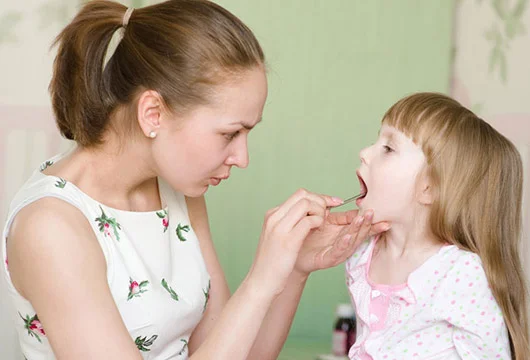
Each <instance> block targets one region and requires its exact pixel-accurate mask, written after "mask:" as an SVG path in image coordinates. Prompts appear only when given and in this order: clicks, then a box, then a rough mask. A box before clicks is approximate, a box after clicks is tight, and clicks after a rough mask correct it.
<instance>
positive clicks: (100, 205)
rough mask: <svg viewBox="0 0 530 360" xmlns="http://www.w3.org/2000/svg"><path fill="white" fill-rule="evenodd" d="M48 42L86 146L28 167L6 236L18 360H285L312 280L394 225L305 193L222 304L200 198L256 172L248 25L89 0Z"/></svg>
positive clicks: (200, 3) (207, 5)
mask: <svg viewBox="0 0 530 360" xmlns="http://www.w3.org/2000/svg"><path fill="white" fill-rule="evenodd" d="M116 32H118V34H119V35H120V37H121V39H120V41H119V43H118V45H117V47H116V48H115V49H114V51H113V50H112V49H108V47H109V42H110V40H111V38H112V37H113V35H114V34H115V33H116ZM56 44H57V45H58V53H57V57H56V60H55V64H54V74H53V78H52V81H51V84H50V92H51V97H52V105H53V109H54V112H55V115H56V120H57V124H58V127H59V129H60V131H61V133H62V135H63V136H65V137H66V138H68V139H71V140H74V141H75V142H76V143H77V147H76V148H75V149H74V150H73V151H72V152H70V153H68V154H64V155H59V156H56V157H54V158H52V159H50V160H48V161H46V162H45V163H44V164H43V166H42V167H41V169H39V171H36V172H35V173H34V174H33V176H32V177H31V179H30V180H29V181H28V182H27V183H26V184H25V185H24V187H23V188H22V189H21V190H20V192H19V193H18V194H17V196H16V197H15V199H14V200H13V203H12V205H11V209H10V213H9V216H8V221H7V224H6V227H5V230H4V241H3V248H4V254H6V258H5V260H6V261H5V263H6V267H5V269H6V272H5V273H6V278H7V281H8V284H9V289H10V295H11V297H12V299H13V303H14V305H15V308H16V312H17V314H15V317H16V321H17V322H16V327H17V330H18V332H19V338H20V343H21V348H22V351H23V353H24V355H25V356H26V358H27V359H29V360H34V359H48V358H54V357H55V358H59V359H141V358H142V357H143V358H150V359H187V358H188V357H191V358H193V359H211V358H215V359H245V358H249V359H274V358H276V356H277V354H278V352H279V351H280V349H281V346H282V345H283V343H284V341H285V338H286V336H287V333H288V331H289V328H290V324H291V321H292V318H293V315H294V312H295V310H296V306H297V304H298V302H299V299H300V296H301V293H302V290H303V288H304V285H305V282H306V280H307V278H308V276H309V274H310V273H311V272H312V271H314V270H317V269H320V268H327V267H331V266H335V265H337V264H339V263H340V262H342V261H344V260H345V259H346V258H347V257H348V256H349V255H350V254H351V253H352V252H353V250H354V248H355V246H356V244H357V243H358V242H359V241H360V240H361V239H364V238H366V236H367V235H368V233H369V231H370V230H371V231H372V232H374V231H381V230H384V228H385V225H384V224H379V225H378V226H374V227H373V228H372V229H371V219H372V214H371V212H367V213H366V214H365V216H364V217H360V216H358V217H356V218H355V220H354V217H355V215H356V213H355V212H348V213H343V214H332V215H329V210H328V209H329V208H330V207H333V206H336V205H339V204H341V200H340V199H336V198H331V197H328V196H322V195H317V194H313V193H310V192H307V191H304V190H300V191H298V192H296V193H295V194H293V195H292V196H291V197H290V198H289V199H287V201H286V202H284V203H283V204H281V205H280V206H278V207H277V208H274V209H272V210H270V211H269V212H268V213H267V215H266V217H265V221H264V226H263V231H262V234H261V238H260V242H259V246H258V251H257V254H256V258H255V260H254V262H253V264H252V267H251V269H250V271H249V273H248V275H247V277H246V278H245V280H244V281H243V282H242V284H241V286H240V287H239V288H238V290H237V291H236V292H235V293H234V295H232V296H231V297H230V294H229V290H228V287H227V284H226V280H225V277H224V274H223V271H222V269H221V267H220V265H219V262H218V260H217V256H216V253H215V250H214V247H213V244H212V241H211V236H210V231H209V227H208V217H207V213H206V207H205V202H204V198H203V194H204V193H205V192H206V191H207V189H208V187H209V186H215V185H218V184H219V183H220V182H221V181H222V180H223V179H226V178H228V176H229V175H230V169H231V167H232V166H237V167H240V168H244V167H246V166H247V165H248V155H247V135H248V132H249V131H250V130H251V129H252V128H253V127H254V126H255V125H256V124H257V123H258V122H259V121H260V119H261V114H262V111H263V107H264V104H265V99H266V96H267V80H266V74H265V65H264V55H263V52H262V49H261V47H260V45H259V44H258V42H257V40H256V39H255V37H254V35H253V34H252V32H251V31H250V30H249V29H248V28H247V27H246V26H245V25H244V24H242V23H241V22H240V20H239V19H237V18H236V17H235V16H234V15H232V14H230V13H229V12H227V11H226V10H224V9H223V8H221V7H219V6H218V5H215V4H214V3H212V2H209V1H205V0H172V1H167V2H164V3H161V4H157V5H153V6H149V7H145V8H142V9H135V10H133V9H126V8H125V7H124V6H123V5H120V4H118V3H114V2H108V1H92V2H90V3H88V4H87V5H85V6H84V7H83V8H82V9H81V11H80V12H79V13H78V14H77V16H76V17H75V18H74V19H73V21H72V22H71V23H70V24H69V25H68V26H67V27H66V28H65V29H64V30H63V31H62V32H61V33H60V34H59V36H58V37H57V39H56ZM28 259H29V260H28ZM256 339H259V341H255V340H256ZM131 340H133V341H131Z"/></svg>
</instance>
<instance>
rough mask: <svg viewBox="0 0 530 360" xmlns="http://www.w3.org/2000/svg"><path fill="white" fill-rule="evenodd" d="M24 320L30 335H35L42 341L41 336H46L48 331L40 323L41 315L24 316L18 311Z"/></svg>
mask: <svg viewBox="0 0 530 360" xmlns="http://www.w3.org/2000/svg"><path fill="white" fill-rule="evenodd" d="M18 315H19V316H20V318H21V319H22V321H24V328H25V329H26V330H28V335H29V336H31V337H35V338H36V339H37V340H38V341H39V342H40V343H42V340H41V338H40V337H41V336H46V332H45V331H44V328H43V327H42V324H41V323H40V320H39V317H38V316H37V314H35V315H33V316H32V317H30V316H29V315H26V317H25V318H24V317H23V316H22V315H21V314H20V313H18Z"/></svg>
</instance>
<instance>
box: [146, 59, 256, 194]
mask: <svg viewBox="0 0 530 360" xmlns="http://www.w3.org/2000/svg"><path fill="white" fill-rule="evenodd" d="M266 98H267V78H266V74H265V70H264V69H263V68H261V67H257V68H254V69H251V70H249V71H247V72H244V73H242V74H240V75H239V76H237V77H236V78H235V79H234V80H232V81H230V82H228V83H226V84H224V85H219V86H218V87H216V90H215V93H214V96H213V100H212V102H211V104H209V105H207V106H199V107H197V108H196V109H195V110H193V111H191V112H190V113H189V114H188V115H186V116H185V117H184V118H181V119H161V122H160V129H159V132H158V134H157V138H156V139H154V141H153V156H154V159H153V161H154V163H155V165H156V167H157V173H158V175H159V176H160V177H162V178H163V179H164V180H165V181H167V182H168V183H169V184H170V185H171V186H172V187H173V188H174V189H176V190H178V191H180V192H182V193H184V194H185V195H186V196H190V197H194V196H200V195H202V194H204V193H205V192H206V191H207V190H208V187H209V186H210V185H212V186H216V185H218V184H219V183H220V182H221V181H222V180H225V179H227V178H228V177H229V176H230V169H231V168H232V166H237V167H239V168H246V167H247V166H248V163H249V157H248V147H247V139H248V134H249V132H250V130H251V129H252V128H253V127H254V126H255V125H256V124H257V123H258V122H260V121H261V117H262V113H263V107H264V105H265V100H266ZM166 116H167V115H166ZM164 120H165V121H164Z"/></svg>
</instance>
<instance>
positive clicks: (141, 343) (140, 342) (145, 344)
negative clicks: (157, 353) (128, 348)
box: [134, 335, 158, 351]
mask: <svg viewBox="0 0 530 360" xmlns="http://www.w3.org/2000/svg"><path fill="white" fill-rule="evenodd" d="M157 337H158V335H153V336H151V337H150V338H149V339H147V336H144V337H140V336H138V337H137V338H136V339H135V340H134V343H135V344H136V347H137V348H138V350H140V351H151V349H149V347H150V346H151V345H153V343H154V342H155V340H156V338H157Z"/></svg>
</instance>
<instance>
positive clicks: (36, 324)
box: [29, 319, 46, 336]
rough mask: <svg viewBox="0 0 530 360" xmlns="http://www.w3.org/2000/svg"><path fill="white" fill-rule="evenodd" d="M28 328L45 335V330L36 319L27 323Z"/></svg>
mask: <svg viewBox="0 0 530 360" xmlns="http://www.w3.org/2000/svg"><path fill="white" fill-rule="evenodd" d="M29 328H30V330H32V331H34V332H38V333H39V334H40V335H42V336H46V332H45V331H44V329H43V328H42V324H41V323H40V321H39V320H38V319H35V320H33V321H32V322H31V323H30V325H29Z"/></svg>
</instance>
